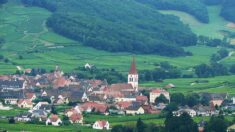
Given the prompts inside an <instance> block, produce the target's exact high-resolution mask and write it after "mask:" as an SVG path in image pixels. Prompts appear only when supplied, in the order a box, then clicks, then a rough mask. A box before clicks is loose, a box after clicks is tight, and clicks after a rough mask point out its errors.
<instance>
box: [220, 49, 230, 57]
mask: <svg viewBox="0 0 235 132" xmlns="http://www.w3.org/2000/svg"><path fill="white" fill-rule="evenodd" d="M218 53H219V55H220V56H221V58H225V57H227V56H228V54H229V52H228V51H227V50H226V49H220V50H219V51H218Z"/></svg>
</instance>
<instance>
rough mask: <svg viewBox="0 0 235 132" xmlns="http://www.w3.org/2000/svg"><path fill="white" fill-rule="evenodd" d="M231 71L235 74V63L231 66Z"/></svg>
mask: <svg viewBox="0 0 235 132" xmlns="http://www.w3.org/2000/svg"><path fill="white" fill-rule="evenodd" d="M229 71H230V72H231V73H233V74H235V64H233V65H232V66H231V67H230V70H229Z"/></svg>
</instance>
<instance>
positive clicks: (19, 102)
mask: <svg viewBox="0 0 235 132" xmlns="http://www.w3.org/2000/svg"><path fill="white" fill-rule="evenodd" d="M23 102H26V103H27V104H28V105H32V104H33V103H32V101H31V100H29V99H20V100H19V101H18V104H19V105H20V104H22V103H23Z"/></svg>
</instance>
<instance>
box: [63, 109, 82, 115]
mask: <svg viewBox="0 0 235 132" xmlns="http://www.w3.org/2000/svg"><path fill="white" fill-rule="evenodd" d="M74 114H81V111H80V110H79V109H75V108H73V109H66V110H65V115H66V116H68V117H70V116H71V115H74Z"/></svg>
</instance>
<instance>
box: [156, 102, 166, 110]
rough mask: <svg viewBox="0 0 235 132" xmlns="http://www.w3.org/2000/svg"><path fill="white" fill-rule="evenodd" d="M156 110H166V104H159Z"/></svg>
mask: <svg viewBox="0 0 235 132" xmlns="http://www.w3.org/2000/svg"><path fill="white" fill-rule="evenodd" d="M156 108H157V109H159V110H163V109H165V108H166V104H164V103H159V104H157V106H156Z"/></svg>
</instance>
